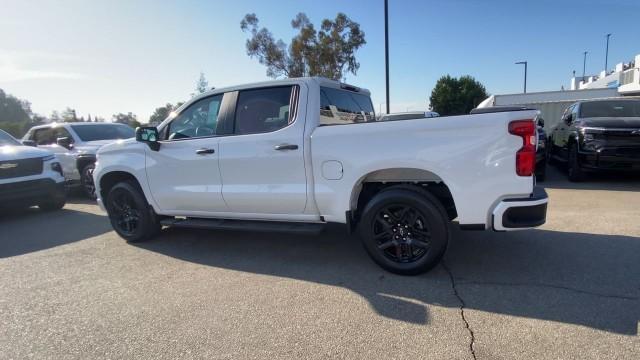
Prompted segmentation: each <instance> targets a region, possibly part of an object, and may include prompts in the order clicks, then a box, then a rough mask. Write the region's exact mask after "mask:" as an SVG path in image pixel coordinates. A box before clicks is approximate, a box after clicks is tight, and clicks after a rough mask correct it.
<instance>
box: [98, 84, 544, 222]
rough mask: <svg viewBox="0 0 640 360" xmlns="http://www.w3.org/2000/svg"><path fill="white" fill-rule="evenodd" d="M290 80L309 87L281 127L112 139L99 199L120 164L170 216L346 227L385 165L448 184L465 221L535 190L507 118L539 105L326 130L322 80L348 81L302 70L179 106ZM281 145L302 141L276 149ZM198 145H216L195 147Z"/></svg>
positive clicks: (484, 217)
mask: <svg viewBox="0 0 640 360" xmlns="http://www.w3.org/2000/svg"><path fill="white" fill-rule="evenodd" d="M292 84H295V85H298V86H299V87H300V96H299V103H298V106H299V107H298V110H297V115H296V117H295V121H294V122H293V123H292V124H290V125H289V126H286V127H284V128H281V129H280V130H277V131H273V132H268V133H260V134H247V135H223V136H215V137H207V138H193V139H188V140H184V141H182V140H181V141H175V140H164V141H160V142H159V143H160V149H159V151H153V150H151V149H150V148H149V147H148V146H147V145H146V144H143V143H139V142H135V141H133V140H126V141H118V142H116V143H113V144H110V145H107V146H104V147H103V148H101V149H100V151H99V152H98V162H97V164H96V169H95V171H94V179H95V184H96V189H97V191H96V193H97V194H98V202H99V203H100V204H101V206H103V204H102V200H103V199H102V198H103V197H104V194H101V191H100V183H101V179H102V177H103V176H105V175H107V174H109V173H111V172H113V171H121V172H126V173H130V174H132V175H133V176H134V177H135V178H136V180H137V181H138V182H139V183H140V185H141V188H142V190H143V192H144V194H145V196H146V198H147V200H148V202H149V204H151V206H152V207H153V208H154V210H155V211H156V213H158V214H161V215H169V216H186V217H212V218H227V219H260V220H274V221H275V220H278V221H296V222H297V221H302V222H338V223H346V222H348V221H349V220H348V218H347V212H348V211H351V210H354V206H355V204H354V199H355V197H357V196H358V194H359V189H360V185H361V183H362V182H363V181H368V179H369V178H372V177H371V176H372V174H373V175H374V177H373V178H372V179H374V178H375V174H376V172H379V171H381V170H384V171H393V172H396V173H398V174H409V175H407V177H408V178H402V179H400V180H402V181H403V182H412V181H416V182H417V181H420V182H424V181H429V182H436V183H438V182H442V183H444V184H445V185H446V186H448V188H449V190H450V192H451V194H452V196H453V200H454V202H455V207H456V210H457V213H458V220H459V222H460V224H463V225H464V224H473V225H478V224H482V225H484V226H485V228H492V227H493V220H492V215H493V212H494V209H495V208H496V207H497V206H498V205H499V204H500V203H501V200H503V199H507V198H523V197H527V196H528V195H529V194H531V193H532V191H533V187H534V182H535V180H534V178H533V176H518V175H516V171H515V163H516V160H515V154H516V151H517V150H518V149H519V148H520V147H521V146H522V139H521V138H520V137H517V136H513V135H510V134H509V133H508V126H509V122H510V121H512V120H522V119H531V121H533V118H534V117H535V115H536V112H535V111H518V112H504V113H490V114H477V115H465V116H453V117H439V118H421V119H415V120H400V121H392V122H369V123H354V124H347V125H332V126H319V121H320V115H319V109H320V86H323V87H332V88H336V89H339V88H340V86H341V84H340V83H338V82H334V81H330V80H326V79H320V78H301V79H287V80H279V81H272V82H266V83H258V84H249V85H244V86H238V87H232V88H223V89H216V90H213V91H211V92H208V93H205V94H203V95H201V96H199V97H196V98H194V99H192V100H191V101H190V102H188V103H187V104H185V105H183V106H182V107H181V108H180V109H178V111H177V112H178V113H180V112H181V111H182V110H183V109H186V108H187V107H188V106H189V105H190V104H193V103H195V102H196V101H198V100H200V99H203V98H206V97H208V96H211V95H215V94H220V93H226V92H230V91H237V90H243V89H254V88H261V87H272V86H280V85H292ZM359 93H360V94H365V95H368V94H369V92H368V91H367V90H364V89H359ZM171 120H172V118H169V119H167V120H165V121H164V122H163V123H162V124H160V125H159V126H158V129H160V130H162V129H163V128H164V127H165V126H167V124H168V123H169V122H170V121H171ZM282 144H291V145H297V146H298V148H297V149H296V150H290V151H277V150H274V147H275V146H277V145H282ZM200 148H211V149H214V150H215V153H212V154H210V155H204V156H203V155H196V154H195V150H197V149H200ZM415 173H419V174H420V178H415V179H414V178H412V176H411V175H410V174H415ZM401 177H402V176H401ZM396 180H397V179H396ZM545 201H546V200H545ZM505 206H506V207H507V208H508V206H507V205H504V206H503V207H505ZM103 208H104V206H103Z"/></svg>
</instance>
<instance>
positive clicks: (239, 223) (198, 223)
mask: <svg viewBox="0 0 640 360" xmlns="http://www.w3.org/2000/svg"><path fill="white" fill-rule="evenodd" d="M160 224H162V225H164V226H170V227H180V228H191V229H209V230H246V231H256V232H286V233H295V234H307V235H317V234H319V233H320V232H322V230H323V229H324V227H325V224H322V223H299V222H284V221H255V220H253V221H252V220H229V219H202V218H186V219H175V218H170V219H163V220H161V221H160Z"/></svg>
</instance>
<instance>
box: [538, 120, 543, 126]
mask: <svg viewBox="0 0 640 360" xmlns="http://www.w3.org/2000/svg"><path fill="white" fill-rule="evenodd" d="M538 126H540V127H544V119H543V118H538Z"/></svg>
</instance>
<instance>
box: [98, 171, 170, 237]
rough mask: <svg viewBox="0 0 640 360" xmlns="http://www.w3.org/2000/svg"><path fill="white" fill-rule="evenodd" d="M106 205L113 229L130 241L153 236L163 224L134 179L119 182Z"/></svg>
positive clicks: (112, 190)
mask: <svg viewBox="0 0 640 360" xmlns="http://www.w3.org/2000/svg"><path fill="white" fill-rule="evenodd" d="M105 205H106V208H107V213H108V214H109V220H110V221H111V225H112V226H113V229H114V230H115V231H116V232H117V233H118V235H120V237H122V238H124V239H125V240H127V241H129V242H139V241H143V240H147V239H149V238H152V237H153V236H155V235H156V234H158V232H160V229H161V225H160V221H159V218H158V216H157V215H156V214H155V212H154V211H153V208H152V207H151V206H150V205H149V203H147V200H146V198H145V197H144V194H143V193H142V190H141V189H140V187H139V186H138V185H137V184H135V183H133V182H132V181H124V182H120V183H117V184H116V185H114V186H113V187H112V188H111V189H110V190H109V194H108V195H107V198H106V201H105Z"/></svg>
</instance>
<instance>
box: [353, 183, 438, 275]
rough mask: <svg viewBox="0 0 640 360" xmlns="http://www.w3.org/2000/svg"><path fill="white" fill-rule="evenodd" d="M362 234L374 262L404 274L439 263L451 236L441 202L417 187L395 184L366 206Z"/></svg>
mask: <svg viewBox="0 0 640 360" xmlns="http://www.w3.org/2000/svg"><path fill="white" fill-rule="evenodd" d="M391 220H393V221H391ZM358 234H359V235H360V238H361V239H362V243H363V245H364V248H365V249H366V250H367V253H369V256H371V258H372V259H373V261H374V262H376V263H377V264H378V265H380V266H381V267H382V268H384V269H386V270H387V271H390V272H392V273H396V274H401V275H417V274H421V273H424V272H426V271H428V270H430V269H431V268H433V267H434V266H436V265H437V264H438V263H439V262H440V259H442V256H443V255H444V252H445V250H446V248H447V244H448V243H449V236H450V234H449V223H448V217H447V212H446V211H445V209H444V207H443V206H442V204H441V203H440V201H438V199H436V198H435V197H434V196H433V195H431V194H430V193H429V192H427V191H424V190H422V189H420V188H418V187H414V186H394V187H390V188H388V189H385V190H383V191H381V192H380V193H378V194H377V195H375V196H374V197H373V198H372V199H371V200H370V201H369V202H368V203H367V205H366V206H365V207H364V211H363V212H362V216H361V218H360V222H359V223H358Z"/></svg>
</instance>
